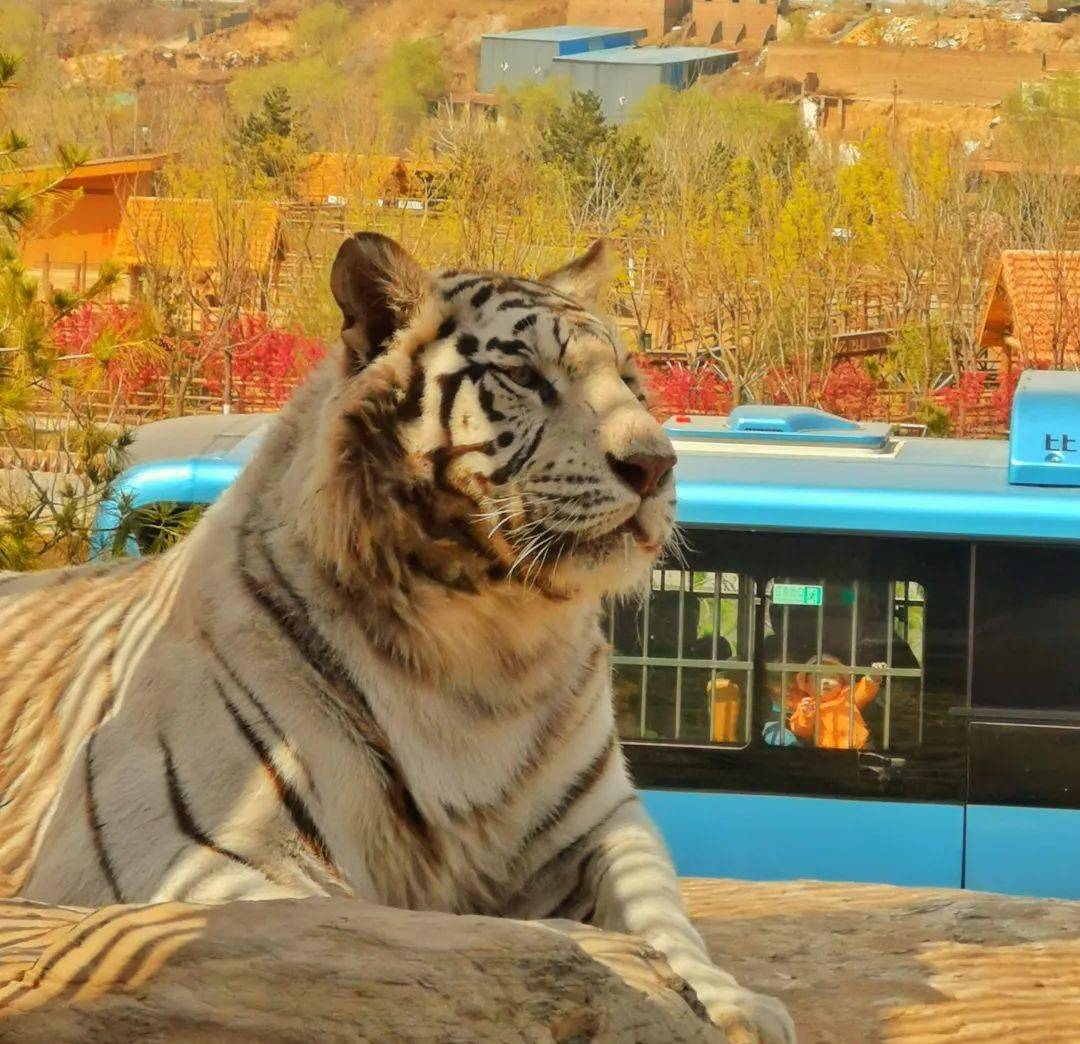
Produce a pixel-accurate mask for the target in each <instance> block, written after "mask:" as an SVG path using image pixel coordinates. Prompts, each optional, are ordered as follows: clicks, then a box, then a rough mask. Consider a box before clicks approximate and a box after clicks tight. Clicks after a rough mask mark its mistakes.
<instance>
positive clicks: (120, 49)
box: [38, 0, 618, 87]
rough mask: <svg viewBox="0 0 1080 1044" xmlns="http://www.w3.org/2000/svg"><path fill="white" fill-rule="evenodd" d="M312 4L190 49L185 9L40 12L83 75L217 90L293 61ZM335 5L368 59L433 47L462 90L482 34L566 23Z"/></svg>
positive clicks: (465, 1) (416, 3)
mask: <svg viewBox="0 0 1080 1044" xmlns="http://www.w3.org/2000/svg"><path fill="white" fill-rule="evenodd" d="M38 2H39V3H42V0H38ZM315 2H317V0H271V2H269V3H264V4H261V5H259V6H258V8H257V10H256V12H255V14H254V17H253V18H252V20H251V21H250V22H248V23H246V24H244V25H241V26H237V27H235V28H232V29H225V30H222V31H219V32H216V33H212V34H210V35H207V36H204V37H202V38H201V39H199V40H196V41H195V42H193V43H189V42H188V41H187V36H186V30H187V26H188V24H189V23H190V22H192V21H193V20H194V19H195V17H196V11H195V10H194V9H192V8H183V9H181V8H161V7H156V6H150V5H147V4H146V3H144V2H142V0H55V2H53V3H50V4H47V5H46V4H42V10H43V13H44V14H45V18H46V24H47V28H48V32H49V34H50V35H51V36H53V37H54V38H55V40H56V41H57V49H58V51H60V53H62V54H70V55H72V56H73V57H74V58H76V59H77V61H78V64H79V66H80V69H81V70H83V71H85V72H86V73H88V74H89V75H91V76H93V75H94V74H95V73H98V74H102V75H103V74H104V72H105V70H106V67H110V68H115V66H116V65H117V64H119V67H120V70H121V73H122V75H123V76H124V78H128V79H130V78H135V77H137V78H139V79H142V80H144V81H147V82H164V81H169V80H176V79H180V80H188V81H201V82H204V83H220V82H223V81H226V80H228V79H229V78H230V77H231V75H232V74H233V72H234V71H235V70H237V69H242V68H250V67H252V66H259V65H266V64H268V63H270V62H274V61H280V60H282V59H288V58H291V57H294V56H295V55H294V52H293V40H292V29H293V26H294V25H295V23H296V19H297V18H298V17H299V15H300V14H301V13H302V12H303V10H304V9H305V8H306V7H309V6H312V5H313V4H314V3H315ZM343 6H345V7H347V8H349V9H350V10H351V11H352V12H353V14H354V17H355V19H356V23H357V37H358V38H359V39H361V40H363V41H364V43H365V45H367V46H368V47H369V48H370V50H371V52H372V53H373V54H374V53H377V52H380V51H383V50H384V49H385V48H387V47H388V46H389V45H390V44H391V43H393V42H394V41H395V40H399V39H401V38H402V37H409V38H420V37H434V38H436V39H438V40H440V41H441V43H442V44H443V46H444V48H445V52H446V56H447V61H448V64H449V68H450V71H451V73H452V76H453V78H454V81H455V86H461V87H465V86H471V81H472V79H473V78H474V76H475V65H476V57H477V52H478V47H479V44H478V41H479V38H480V36H481V34H483V33H489V32H502V31H505V30H509V29H523V28H531V27H534V26H541V25H557V24H559V23H561V22H564V21H565V20H566V8H567V0H351V2H350V0H345V2H344V3H343ZM617 6H618V5H617V3H616V0H612V7H613V8H617ZM220 10H221V11H222V12H227V11H228V10H229V9H228V8H221V9H220Z"/></svg>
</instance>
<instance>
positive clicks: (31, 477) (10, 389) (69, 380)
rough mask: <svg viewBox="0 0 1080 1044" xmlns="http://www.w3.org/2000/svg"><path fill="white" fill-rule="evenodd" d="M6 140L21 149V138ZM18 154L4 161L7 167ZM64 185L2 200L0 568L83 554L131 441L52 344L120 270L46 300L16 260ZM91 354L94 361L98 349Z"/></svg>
mask: <svg viewBox="0 0 1080 1044" xmlns="http://www.w3.org/2000/svg"><path fill="white" fill-rule="evenodd" d="M17 68H18V64H17V63H15V62H13V61H12V60H11V58H10V56H6V55H5V56H0V76H2V77H3V79H2V81H0V82H2V83H4V84H9V83H10V82H11V80H12V78H13V77H14V75H15V72H16V70H17ZM7 140H8V141H9V142H11V141H13V140H14V141H15V142H16V143H17V144H20V146H21V141H22V139H21V138H20V137H19V136H18V135H17V134H12V135H8V137H7ZM19 151H22V149H21V147H20V148H19V149H11V150H9V151H8V153H7V154H6V155H5V156H4V157H2V159H3V162H4V164H5V165H6V166H7V167H8V168H14V166H15V161H14V156H15V154H16V153H17V152H19ZM59 158H60V161H61V164H62V165H63V167H62V170H61V172H60V175H62V174H63V173H65V172H66V171H67V170H68V169H70V167H71V166H73V165H74V163H75V162H77V161H78V160H79V158H80V154H79V153H78V152H77V151H75V150H62V151H61V153H60V157H59ZM59 180H60V176H59V175H58V176H57V178H56V181H54V182H53V183H52V184H51V185H44V186H41V187H37V188H24V187H18V188H17V189H14V190H11V191H8V192H5V193H3V194H0V446H3V447H4V449H5V450H6V451H7V453H6V458H7V459H6V462H5V463H6V466H7V468H8V472H9V474H8V480H9V481H7V482H6V483H5V484H4V487H3V489H4V493H3V501H2V502H0V569H26V568H33V567H35V566H37V565H40V564H50V565H51V564H55V563H56V562H57V561H59V562H67V561H71V560H72V559H77V558H79V557H80V556H82V555H83V554H84V553H85V551H86V547H87V543H88V539H89V531H90V525H91V522H92V518H93V514H94V510H95V507H96V505H97V504H98V503H99V502H100V501H101V499H102V497H104V496H106V495H107V494H108V490H109V485H110V483H111V482H112V481H113V480H114V479H115V477H116V476H117V475H118V474H119V472H120V470H121V469H122V468H123V464H124V456H125V450H126V448H127V446H128V445H129V443H130V438H129V436H128V434H127V433H126V432H125V431H124V430H123V429H121V428H118V427H116V426H111V425H104V424H100V423H98V422H96V421H95V420H94V418H93V417H92V416H91V414H90V413H89V412H88V411H87V410H86V408H85V404H84V402H83V400H82V397H81V393H82V392H83V391H84V390H85V388H84V385H85V383H86V380H87V374H88V373H90V374H92V373H93V372H94V371H93V369H92V368H91V369H90V370H87V369H86V368H81V369H80V368H79V367H78V366H77V365H73V363H72V361H70V360H68V359H67V358H66V357H65V355H64V353H63V351H62V350H61V349H60V348H59V347H58V346H57V344H56V343H55V341H54V339H53V333H54V329H55V327H56V324H57V323H58V322H59V321H60V320H61V319H62V318H63V317H64V316H65V315H67V314H68V313H69V312H71V311H72V309H74V308H75V307H77V306H78V305H79V304H80V303H82V302H83V301H85V300H88V299H89V298H90V297H92V296H94V295H96V294H99V293H101V292H103V291H105V290H107V289H108V288H109V287H110V286H111V285H113V283H114V282H115V280H116V276H117V273H116V271H115V270H114V269H109V268H105V269H104V270H103V271H102V272H101V274H100V275H99V278H98V279H97V281H96V282H95V283H94V285H93V286H92V287H90V288H89V289H88V290H87V291H86V292H85V293H81V294H79V293H74V292H61V291H56V292H54V293H53V295H52V298H51V300H50V301H48V302H46V301H42V300H41V299H40V298H39V295H38V287H37V284H36V282H35V281H34V280H33V279H32V278H31V277H30V276H29V275H28V274H27V272H26V271H25V269H24V268H23V266H22V265H21V264H20V262H19V260H18V254H17V249H16V247H17V237H18V235H19V233H20V231H21V230H22V229H23V228H24V227H25V225H26V224H27V223H28V222H29V221H31V220H32V219H33V216H34V214H35V212H36V211H37V209H38V207H39V206H40V205H41V204H42V202H43V201H45V200H47V199H48V197H49V196H50V194H51V193H52V191H53V189H54V188H55V184H56V182H57V181H59ZM88 347H89V351H88V352H87V355H88V356H89V357H90V358H93V352H94V346H93V345H91V346H88ZM43 455H47V456H48V458H49V459H50V460H51V462H52V464H53V467H52V469H50V470H49V471H44V470H43V469H42V468H41V463H40V461H41V458H42V456H43ZM12 465H13V466H12Z"/></svg>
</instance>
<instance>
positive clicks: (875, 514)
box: [117, 372, 1080, 541]
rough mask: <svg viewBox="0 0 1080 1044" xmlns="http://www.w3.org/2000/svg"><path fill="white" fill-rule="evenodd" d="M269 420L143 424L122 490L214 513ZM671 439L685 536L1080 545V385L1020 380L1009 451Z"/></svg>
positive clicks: (766, 423)
mask: <svg viewBox="0 0 1080 1044" xmlns="http://www.w3.org/2000/svg"><path fill="white" fill-rule="evenodd" d="M272 419H273V415H272V414H249V415H235V416H229V417H222V416H206V417H184V418H179V419H176V420H166V421H158V422H156V423H154V424H148V425H146V426H145V427H142V428H139V429H138V430H137V432H136V437H135V441H134V444H133V447H132V451H131V457H132V464H133V467H131V468H129V470H128V471H127V472H125V474H124V476H122V477H121V479H120V480H119V481H118V483H117V486H118V488H119V489H120V490H124V489H129V490H132V491H133V492H135V491H137V499H138V500H139V502H141V503H145V502H148V500H147V498H154V499H169V500H173V501H177V502H187V503H193V502H201V503H207V502H210V501H212V500H215V499H216V498H217V497H218V496H219V495H220V493H221V492H222V491H223V489H224V488H225V487H226V486H227V485H229V484H230V483H231V482H232V480H233V479H234V478H235V476H236V474H238V473H239V471H240V468H241V467H242V466H243V464H244V462H245V461H246V460H247V459H248V457H249V456H250V455H251V453H252V452H253V451H254V449H255V447H256V446H257V445H258V444H259V442H260V441H261V439H262V436H263V435H264V434H265V431H266V428H267V426H268V425H269V423H270V421H271V420H272ZM665 428H666V430H667V431H668V433H669V434H670V436H671V437H672V440H673V442H674V444H675V449H676V452H677V453H678V458H679V459H678V464H677V465H676V469H675V478H676V488H677V514H678V520H679V522H680V523H682V524H683V525H686V526H715V527H721V528H727V529H741V530H747V529H749V530H784V531H803V532H831V533H852V534H880V535H882V536H911V537H939V538H958V539H997V540H1017V541H1024V540H1031V541H1080V465H1073V464H1072V463H1071V460H1072V459H1077V458H1080V452H1078V450H1080V375H1077V374H1062V373H1049V372H1046V373H1038V374H1034V373H1032V374H1025V375H1024V377H1023V378H1022V380H1021V382H1020V385H1019V388H1018V392H1017V395H1016V400H1015V402H1014V407H1013V422H1012V432H1013V434H1012V441H1011V442H1007V441H1004V440H963V439H933V438H904V437H896V436H894V435H893V434H891V429H890V427H889V426H888V425H884V424H860V423H857V422H851V421H845V420H843V419H841V418H838V417H833V416H831V415H830V414H826V413H823V412H822V411H820V410H813V409H809V408H806V407H775V406H774V407H762V406H745V407H739V408H738V409H737V410H734V411H732V414H731V416H730V417H690V416H676V417H673V418H671V419H670V420H669V421H668V422H667V423H666V424H665ZM1044 428H1047V429H1052V431H1051V430H1047V431H1046V432H1044V431H1043V429H1044ZM1047 440H1050V441H1047ZM1063 440H1064V441H1063ZM1074 455H1075V457H1074ZM1036 483H1042V484H1036ZM170 489H174V492H173V493H172V494H171V495H170V494H169V492H168V491H169V490H170Z"/></svg>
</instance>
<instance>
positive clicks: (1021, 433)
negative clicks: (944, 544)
mask: <svg viewBox="0 0 1080 1044" xmlns="http://www.w3.org/2000/svg"><path fill="white" fill-rule="evenodd" d="M664 427H665V429H666V430H667V432H668V434H669V435H670V436H671V438H672V440H673V442H674V444H675V449H676V452H677V453H678V458H679V460H678V464H677V465H676V468H675V478H676V484H677V496H678V501H677V512H678V518H679V521H680V522H682V523H683V524H684V525H705V526H722V527H725V528H733V529H770V530H788V531H792V530H795V531H811V532H833V533H874V534H882V535H891V536H916V537H957V538H961V539H1000V540H1069V541H1076V540H1080V463H1074V462H1080V374H1075V373H1052V372H1049V371H1046V372H1029V373H1025V374H1024V375H1023V377H1022V378H1021V380H1020V383H1019V385H1018V387H1017V392H1016V396H1015V399H1014V402H1013V414H1012V423H1011V432H1012V434H1011V439H1010V441H1008V442H1006V441H1004V440H964V439H927V438H897V437H894V436H893V435H892V433H891V431H890V428H889V426H888V425H883V424H861V423H858V422H852V421H847V420H843V419H842V418H839V417H834V416H832V415H831V414H827V413H823V412H822V411H820V410H814V409H808V408H806V407H786V406H741V407H739V408H738V409H736V410H733V411H732V413H731V416H730V417H692V416H676V417H672V418H671V419H670V420H669V421H668V422H667V423H666V424H665V426H664Z"/></svg>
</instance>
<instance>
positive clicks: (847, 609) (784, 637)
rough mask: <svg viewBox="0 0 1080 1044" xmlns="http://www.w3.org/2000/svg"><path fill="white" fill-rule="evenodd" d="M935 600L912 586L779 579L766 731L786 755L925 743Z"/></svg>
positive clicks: (773, 603)
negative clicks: (927, 657)
mask: <svg viewBox="0 0 1080 1044" xmlns="http://www.w3.org/2000/svg"><path fill="white" fill-rule="evenodd" d="M925 603H926V598H925V592H924V591H923V588H922V587H921V586H920V585H919V584H916V583H913V582H911V581H907V580H901V581H888V580H858V579H855V580H847V581H837V580H835V579H822V578H817V577H797V576H796V577H792V576H788V577H777V578H774V579H772V580H770V581H768V583H767V584H766V586H765V599H764V606H765V610H766V611H765V614H764V621H763V624H764V639H763V643H762V657H763V659H764V661H765V663H764V671H765V673H764V678H765V686H764V687H765V692H764V693H763V696H762V699H761V700H760V701H759V702H758V721H759V727H758V731H759V733H760V735H761V737H762V739H764V741H765V743H766V744H768V745H770V746H777V747H817V748H823V749H836V750H878V751H888V750H898V749H910V748H911V747H914V746H917V745H918V744H919V743H920V742H921V733H922V713H921V708H922V703H923V670H922V662H923V618H924V616H923V614H924V609H925Z"/></svg>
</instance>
